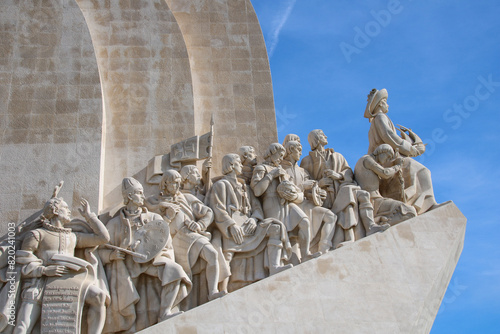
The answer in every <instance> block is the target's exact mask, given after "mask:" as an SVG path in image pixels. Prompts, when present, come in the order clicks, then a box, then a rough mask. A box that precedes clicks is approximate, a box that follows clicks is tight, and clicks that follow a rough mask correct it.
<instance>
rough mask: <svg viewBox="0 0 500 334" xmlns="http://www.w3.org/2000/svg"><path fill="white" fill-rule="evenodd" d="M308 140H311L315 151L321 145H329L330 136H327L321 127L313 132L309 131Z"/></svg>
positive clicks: (310, 143) (312, 148) (310, 142)
mask: <svg viewBox="0 0 500 334" xmlns="http://www.w3.org/2000/svg"><path fill="white" fill-rule="evenodd" d="M307 141H308V142H309V145H310V146H311V150H312V151H314V150H315V149H316V148H317V147H318V146H320V145H321V146H325V145H328V138H327V137H326V135H325V133H324V132H323V130H320V129H316V130H312V131H311V132H309V135H308V136H307Z"/></svg>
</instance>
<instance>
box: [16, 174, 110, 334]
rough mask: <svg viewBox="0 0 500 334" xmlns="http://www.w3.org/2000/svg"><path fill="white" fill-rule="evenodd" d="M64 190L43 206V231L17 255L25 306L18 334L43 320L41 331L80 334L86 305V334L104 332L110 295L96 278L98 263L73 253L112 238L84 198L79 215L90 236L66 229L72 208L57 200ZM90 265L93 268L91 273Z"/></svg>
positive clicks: (31, 237) (32, 233) (34, 232)
mask: <svg viewBox="0 0 500 334" xmlns="http://www.w3.org/2000/svg"><path fill="white" fill-rule="evenodd" d="M61 187H62V182H61V183H60V184H59V186H57V187H56V189H55V190H54V194H53V197H52V198H51V199H50V200H48V201H47V202H46V203H45V206H44V208H43V214H42V216H41V217H40V220H41V222H42V227H41V228H37V229H34V230H32V231H29V232H28V233H27V234H26V236H25V238H24V240H23V243H22V248H21V250H19V251H18V252H17V254H16V261H17V263H18V264H20V265H21V266H22V275H23V276H22V277H23V283H22V293H21V299H22V304H21V307H20V309H19V312H18V319H17V324H16V328H15V330H14V333H31V331H32V330H33V328H34V326H35V324H36V322H37V321H38V318H39V317H40V315H41V316H42V319H41V320H42V321H41V323H42V332H47V331H50V330H53V329H55V328H59V329H65V330H70V331H73V332H75V333H79V332H80V323H79V320H80V318H81V312H82V308H83V304H82V303H81V301H82V300H83V301H84V302H85V304H88V306H89V309H88V319H87V321H88V332H89V333H101V331H102V329H103V326H104V320H105V316H106V306H105V304H106V302H109V295H107V293H106V291H105V284H104V282H102V281H99V280H98V279H97V277H96V275H95V274H96V272H97V271H98V270H97V265H96V264H97V260H96V258H95V257H94V256H93V255H92V254H90V253H89V252H87V253H86V255H87V257H86V260H88V261H90V262H87V261H85V260H82V259H80V258H76V257H75V256H74V255H75V248H87V249H88V248H92V247H95V246H98V245H101V244H105V243H107V242H108V241H109V234H108V231H107V229H106V227H105V226H104V224H103V223H102V222H101V221H100V220H99V219H98V218H97V216H96V215H95V214H94V213H92V212H91V211H90V206H89V203H88V202H87V201H86V200H85V199H82V200H81V204H82V209H80V210H79V211H80V213H81V215H82V216H83V217H84V218H85V220H86V223H87V229H88V228H90V231H91V232H90V233H85V232H75V231H74V230H72V229H71V228H68V227H67V226H68V225H70V223H72V220H71V211H70V210H69V207H68V204H66V202H65V201H64V200H63V199H62V198H60V197H57V194H58V192H59V190H60V189H61ZM92 265H95V266H94V267H93V268H90V267H91V266H92ZM63 282H64V284H63ZM68 283H69V284H70V285H71V286H70V287H68ZM63 290H65V291H64V292H61V291H63ZM68 291H70V292H71V291H72V293H69V294H68V293H67V292H68ZM59 292H60V293H61V295H60V296H59V295H57V293H59ZM55 301H59V302H58V303H55ZM75 304H76V305H75ZM58 306H59V308H58ZM66 308H67V309H66ZM58 312H61V313H64V317H63V318H64V319H65V321H59V320H58V321H54V320H51V319H53V317H54V316H58ZM59 315H60V314H59Z"/></svg>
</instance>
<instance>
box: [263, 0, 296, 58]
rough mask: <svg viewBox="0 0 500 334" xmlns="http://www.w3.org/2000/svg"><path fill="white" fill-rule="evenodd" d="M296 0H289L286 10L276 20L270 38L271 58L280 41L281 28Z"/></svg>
mask: <svg viewBox="0 0 500 334" xmlns="http://www.w3.org/2000/svg"><path fill="white" fill-rule="evenodd" d="M296 1H297V0H289V1H288V3H287V5H286V7H285V8H284V10H283V11H282V12H281V13H280V14H279V15H278V16H277V17H276V18H275V20H274V22H275V23H274V28H273V30H272V32H271V38H270V40H269V58H271V57H272V56H273V53H274V50H275V49H276V46H277V45H278V42H279V37H280V33H281V29H283V26H284V25H285V23H286V21H287V20H288V17H289V16H290V13H291V12H292V10H293V7H294V6H295V2H296Z"/></svg>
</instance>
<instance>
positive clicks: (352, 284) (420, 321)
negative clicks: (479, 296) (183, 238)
mask: <svg viewBox="0 0 500 334" xmlns="http://www.w3.org/2000/svg"><path fill="white" fill-rule="evenodd" d="M465 225H466V218H465V217H464V216H463V215H462V214H461V212H460V211H459V210H458V208H457V207H456V206H455V205H454V204H453V203H450V204H447V205H444V206H442V207H440V208H438V209H435V210H433V211H430V212H428V213H425V214H423V215H422V216H419V217H416V218H413V219H411V220H408V221H406V222H403V223H401V224H399V225H396V226H393V227H391V228H390V229H388V230H387V231H385V232H383V233H378V234H375V235H372V236H369V237H367V238H364V239H362V240H360V241H358V242H356V243H354V244H352V245H349V246H345V247H343V248H340V249H337V250H335V251H333V252H330V253H328V254H325V255H323V256H321V257H320V258H318V259H314V260H311V261H309V262H306V263H304V264H301V265H299V266H297V267H294V268H292V269H290V270H287V271H284V272H282V273H280V274H277V275H275V276H272V277H269V278H267V279H265V280H263V281H260V282H258V283H255V284H252V285H250V286H248V287H246V288H243V289H240V290H238V291H236V292H233V293H231V294H229V295H227V296H225V297H223V298H221V299H218V300H215V301H212V302H210V303H207V304H204V305H202V306H200V307H197V308H195V309H193V310H191V311H189V312H187V313H185V314H182V315H180V316H177V317H175V318H172V319H170V320H168V321H166V322H163V323H160V324H157V325H155V326H152V327H150V328H148V329H146V330H144V331H142V332H141V333H147V334H156V333H162V334H166V333H197V334H201V333H261V334H263V333H287V334H289V333H331V332H333V331H334V332H336V333H428V332H429V331H430V329H431V327H432V324H433V322H434V318H435V316H436V314H437V311H438V309H439V305H440V304H441V300H442V299H443V297H444V294H445V291H446V288H447V286H448V283H449V282H450V279H451V276H452V274H453V270H454V269H455V266H456V264H457V261H458V258H459V256H460V253H461V251H462V248H463V243H464V235H465Z"/></svg>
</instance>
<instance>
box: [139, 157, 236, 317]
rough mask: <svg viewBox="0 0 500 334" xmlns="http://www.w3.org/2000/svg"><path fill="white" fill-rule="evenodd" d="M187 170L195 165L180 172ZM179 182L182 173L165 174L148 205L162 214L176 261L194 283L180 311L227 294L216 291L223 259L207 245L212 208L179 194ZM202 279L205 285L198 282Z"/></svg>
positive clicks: (169, 172) (186, 194)
mask: <svg viewBox="0 0 500 334" xmlns="http://www.w3.org/2000/svg"><path fill="white" fill-rule="evenodd" d="M186 167H194V166H192V165H191V166H184V167H183V168H182V169H183V170H184V169H185V168H186ZM195 168H196V167H195ZM181 180H182V177H181V174H179V173H178V172H177V171H175V170H168V171H166V172H165V174H163V177H162V179H161V181H160V184H159V187H160V195H159V196H155V197H152V198H149V199H148V201H147V202H148V207H149V208H150V209H151V210H154V211H155V212H157V213H159V214H161V215H162V216H163V217H164V219H165V220H166V221H168V222H169V223H170V235H171V236H172V241H173V247H174V253H175V260H176V262H177V263H179V264H180V265H181V266H182V268H183V269H184V271H185V272H186V273H187V274H188V275H189V278H191V281H192V282H193V289H192V290H191V293H190V295H189V297H188V298H186V299H185V300H184V301H183V302H182V308H183V309H184V310H187V309H190V308H193V307H195V306H197V305H201V304H202V303H205V302H207V301H208V300H213V299H215V298H219V297H222V296H223V295H225V294H226V293H227V291H221V292H219V290H218V284H219V281H222V280H223V279H224V278H225V277H227V276H228V274H226V276H224V273H222V275H220V266H219V262H220V261H222V265H223V268H225V263H224V259H219V255H218V253H217V250H215V248H214V247H213V246H212V244H211V243H210V239H211V235H210V233H209V232H207V229H208V228H209V227H210V225H211V224H212V222H213V212H212V209H210V208H209V207H208V206H206V205H204V204H203V203H202V202H201V200H200V199H199V198H197V197H195V196H194V195H192V194H190V193H181V192H180V185H181ZM221 255H222V254H221ZM225 272H227V271H225ZM200 273H201V274H202V275H201V276H202V277H201V278H200V277H197V276H195V275H198V276H200ZM193 277H196V280H193ZM219 277H221V279H219ZM202 278H203V280H206V283H205V282H202V281H201V280H202ZM207 298H208V299H207Z"/></svg>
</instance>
